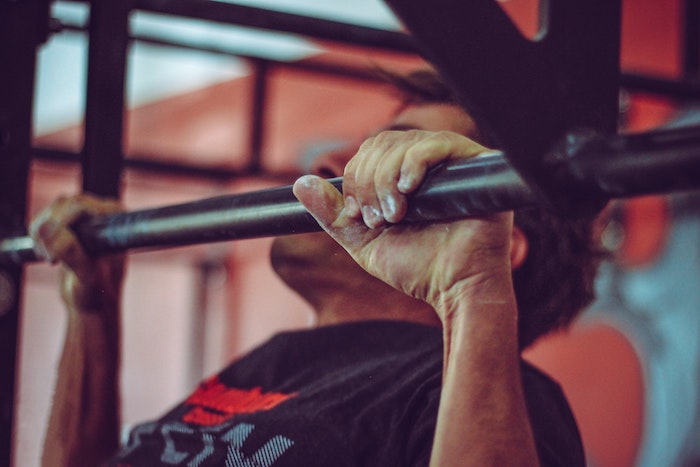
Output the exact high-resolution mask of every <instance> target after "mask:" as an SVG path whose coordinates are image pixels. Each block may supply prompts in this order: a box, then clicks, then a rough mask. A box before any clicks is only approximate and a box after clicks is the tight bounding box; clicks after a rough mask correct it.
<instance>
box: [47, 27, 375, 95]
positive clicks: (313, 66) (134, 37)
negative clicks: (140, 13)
mask: <svg viewBox="0 0 700 467" xmlns="http://www.w3.org/2000/svg"><path fill="white" fill-rule="evenodd" d="M56 21H58V20H56ZM55 32H57V33H58V32H76V33H84V32H86V28H85V27H83V26H79V25H72V24H66V23H61V22H58V25H57V27H56V31H55ZM129 40H130V41H132V42H138V43H144V44H151V45H160V46H163V47H174V48H179V49H184V50H194V51H198V52H206V53H211V54H216V55H224V56H227V57H236V58H240V59H242V60H249V61H263V62H265V63H266V64H267V65H268V68H275V67H281V68H289V69H293V70H301V71H308V72H310V73H319V74H328V75H337V76H342V77H344V78H352V79H356V80H360V81H368V82H381V81H383V78H382V77H380V76H379V75H378V74H377V73H374V72H372V71H371V70H369V69H368V68H367V67H359V66H351V65H341V64H338V63H324V62H323V61H322V60H318V59H315V58H309V59H303V60H293V61H281V60H272V59H270V58H265V57H260V56H255V55H250V54H249V53H246V52H243V51H242V50H239V49H236V48H234V47H231V46H225V45H222V44H209V43H207V44H203V43H200V42H196V41H195V42H193V41H191V40H189V38H188V37H186V36H183V37H177V38H167V39H163V38H159V37H156V36H154V35H150V34H147V33H143V32H141V33H132V34H130V35H129Z"/></svg>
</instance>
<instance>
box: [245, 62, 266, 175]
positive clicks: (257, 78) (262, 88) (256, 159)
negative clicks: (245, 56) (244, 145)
mask: <svg viewBox="0 0 700 467" xmlns="http://www.w3.org/2000/svg"><path fill="white" fill-rule="evenodd" d="M253 66H254V71H253V80H254V81H253V102H252V118H251V120H250V121H251V126H250V154H249V157H250V159H249V160H248V171H249V172H250V173H253V174H256V173H259V172H260V170H261V168H262V162H261V161H262V148H263V144H264V138H265V106H266V104H267V76H268V64H267V62H265V60H256V61H255V62H254V65H253Z"/></svg>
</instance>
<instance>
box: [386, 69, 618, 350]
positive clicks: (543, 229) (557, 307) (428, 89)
mask: <svg viewBox="0 0 700 467" xmlns="http://www.w3.org/2000/svg"><path fill="white" fill-rule="evenodd" d="M382 75H383V76H384V77H385V79H387V80H388V82H389V83H390V84H391V85H392V86H393V87H394V89H396V90H397V91H398V92H399V93H400V96H401V101H402V103H403V105H404V106H408V105H417V104H425V103H448V104H454V105H459V102H458V99H457V96H456V95H455V94H454V93H453V92H452V90H451V89H450V88H449V87H448V86H447V85H446V84H444V82H443V81H442V79H441V78H440V76H439V75H438V74H437V72H435V71H434V70H431V69H422V70H418V71H414V72H412V73H410V74H408V75H397V74H394V73H391V72H383V73H382ZM465 111H466V110H465ZM476 123H477V125H478V122H476ZM465 136H468V137H470V138H472V139H474V140H475V141H477V142H479V143H480V144H483V145H485V146H491V143H490V142H489V141H485V140H484V137H483V136H482V134H472V135H465ZM595 222H596V216H594V215H591V216H588V217H585V218H576V219H569V218H565V217H561V216H558V215H556V214H555V213H553V212H551V211H549V210H548V209H546V208H544V207H539V206H536V207H531V208H527V209H521V210H518V211H516V212H515V218H514V223H515V225H516V226H517V227H518V228H519V229H520V230H521V231H522V232H523V234H524V235H525V237H526V238H527V241H528V253H527V257H526V259H525V261H524V263H523V264H522V265H521V266H520V267H519V268H518V269H517V270H516V271H514V273H513V286H514V289H515V296H516V299H517V302H518V313H519V317H518V336H519V343H520V348H521V349H522V348H525V347H527V346H529V345H530V344H532V343H533V342H534V341H535V340H536V339H537V338H539V337H541V336H543V335H544V334H547V333H548V332H550V331H553V330H555V329H559V328H562V327H564V326H566V325H568V324H569V323H571V321H572V320H573V319H574V318H575V317H576V316H577V315H578V314H579V313H580V312H581V311H582V310H583V309H584V308H585V307H586V306H587V305H589V304H590V303H591V302H592V301H593V299H594V298H595V294H594V280H595V275H596V273H597V270H598V266H599V264H600V261H601V259H602V258H603V257H604V253H603V249H602V247H601V246H600V244H599V241H598V235H597V233H596V229H595Z"/></svg>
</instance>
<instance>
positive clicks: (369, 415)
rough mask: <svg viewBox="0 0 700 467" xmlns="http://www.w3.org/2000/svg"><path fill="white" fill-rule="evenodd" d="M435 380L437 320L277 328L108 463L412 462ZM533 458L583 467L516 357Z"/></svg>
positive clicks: (138, 432)
mask: <svg viewBox="0 0 700 467" xmlns="http://www.w3.org/2000/svg"><path fill="white" fill-rule="evenodd" d="M441 378H442V336H441V330H440V329H439V328H433V327H428V326H423V325H419V324H413V323H407V322H398V321H365V322H357V323H347V324H341V325H336V326H328V327H322V328H318V329H313V330H306V331H295V332H288V333H282V334H279V335H277V336H275V337H273V338H272V339H271V340H269V341H268V342H267V343H266V344H264V345H262V346H260V347H258V348H257V349H255V350H253V351H252V352H251V353H249V354H248V355H246V356H245V357H243V358H242V359H240V360H238V361H236V362H234V363H233V364H231V365H230V366H228V367H227V368H226V369H224V370H223V371H222V372H221V373H219V374H218V375H216V376H214V377H212V378H210V379H208V380H207V381H205V382H203V383H202V384H201V385H200V386H199V388H198V389H197V390H196V391H195V392H194V393H193V394H192V395H191V396H190V397H188V398H187V400H185V401H184V402H183V403H181V404H180V405H178V406H177V407H176V408H175V409H173V410H172V411H170V412H169V413H168V414H166V415H165V416H164V417H162V418H161V419H160V420H158V421H155V422H151V423H146V424H144V425H139V426H137V427H136V428H135V429H134V430H133V431H132V433H131V436H130V438H129V442H128V444H127V445H126V446H125V447H124V448H123V450H122V451H121V452H120V453H119V454H118V455H117V457H115V458H114V459H113V460H112V461H111V462H110V463H109V464H108V465H112V466H121V467H125V466H143V465H148V466H153V465H178V466H195V467H198V466H214V465H217V466H218V465H220V466H246V467H247V466H275V467H278V466H279V467H282V466H363V467H364V466H382V467H385V466H413V465H416V466H424V465H427V464H428V460H429V457H430V451H431V447H432V441H433V434H434V431H435V421H436V416H437V409H438V403H439V397H440V383H441ZM523 382H524V387H525V392H526V395H527V399H528V406H529V409H530V411H531V420H532V426H533V430H534V432H535V438H536V440H537V445H538V452H539V453H540V457H541V459H542V463H543V465H561V466H567V467H570V466H579V465H580V466H583V465H584V461H583V453H582V448H581V442H580V439H579V435H578V430H577V428H576V424H575V422H574V420H573V417H572V415H571V412H570V411H569V408H568V405H567V403H566V400H565V399H564V397H563V395H562V393H561V391H560V389H559V387H558V386H557V385H556V384H555V383H554V382H553V381H552V380H551V379H549V378H548V377H547V376H545V375H544V374H542V373H541V372H539V371H537V370H536V369H534V368H533V367H531V366H530V365H527V364H525V363H523Z"/></svg>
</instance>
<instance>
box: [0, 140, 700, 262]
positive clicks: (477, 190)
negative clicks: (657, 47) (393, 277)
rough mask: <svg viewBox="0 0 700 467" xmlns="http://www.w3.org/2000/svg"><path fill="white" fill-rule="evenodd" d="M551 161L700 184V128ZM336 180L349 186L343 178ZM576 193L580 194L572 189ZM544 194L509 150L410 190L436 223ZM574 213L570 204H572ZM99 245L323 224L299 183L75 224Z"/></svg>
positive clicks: (554, 156) (592, 183)
mask: <svg viewBox="0 0 700 467" xmlns="http://www.w3.org/2000/svg"><path fill="white" fill-rule="evenodd" d="M545 160H546V161H547V168H548V170H549V171H550V172H551V173H550V175H551V176H553V177H557V176H561V173H566V174H567V176H568V177H573V178H576V179H577V180H578V181H579V186H585V187H587V189H586V190H584V191H582V192H581V193H580V196H582V197H584V196H590V195H591V194H593V196H595V197H596V198H598V199H610V198H621V197H629V196H637V195H644V194H653V193H666V192H671V191H684V190H692V189H700V177H699V176H698V175H700V127H687V128H678V129H667V130H659V131H655V132H649V133H643V134H636V135H628V136H616V137H611V138H602V137H590V136H586V135H580V134H579V135H571V136H569V137H568V138H567V139H566V140H565V141H564V142H563V143H562V144H561V145H560V146H559V147H558V148H557V149H556V150H555V151H553V152H551V153H550V154H549V155H548V156H547V157H546V158H545ZM331 182H332V183H333V184H334V185H335V186H336V187H337V188H338V189H340V188H341V186H342V179H341V178H336V179H332V180H331ZM569 195H570V196H575V195H573V194H569ZM541 202H542V201H541V200H540V199H539V198H538V196H537V195H535V194H534V192H533V191H531V190H530V189H529V188H528V186H527V185H526V184H525V183H524V182H523V180H522V179H521V178H520V176H519V175H518V174H517V172H516V171H515V170H513V169H512V168H511V166H510V164H509V162H508V160H507V158H506V157H505V155H504V154H503V153H501V152H492V153H488V154H484V155H482V156H480V157H477V158H474V159H468V160H455V161H450V162H448V163H446V164H443V165H441V166H439V167H437V168H436V169H434V170H433V171H432V172H431V173H430V174H429V175H428V177H427V178H426V180H425V182H424V183H423V185H422V186H421V187H420V188H419V189H418V191H417V192H416V193H415V194H414V195H412V196H411V197H410V199H409V206H408V209H409V211H408V214H407V216H406V221H408V222H431V221H432V222H435V221H443V220H448V219H455V218H464V217H469V216H474V215H479V214H486V213H491V212H498V211H504V210H511V209H521V208H525V207H527V206H532V205H535V204H538V203H541ZM562 214H567V213H562ZM75 230H76V233H77V235H78V237H79V238H80V240H81V242H82V243H83V245H84V247H85V249H86V250H87V251H88V252H89V253H91V254H95V255H97V254H101V253H107V252H114V251H124V250H129V249H137V248H165V247H174V246H183V245H192V244H199V243H209V242H218V241H224V240H240V239H247V238H257V237H268V236H278V235H288V234H296V233H305V232H313V231H318V230H320V227H319V226H318V224H317V223H316V222H315V220H314V219H313V217H311V215H310V214H308V213H307V212H306V210H305V209H304V207H303V206H302V205H301V204H300V203H299V202H298V201H297V200H296V198H295V197H294V194H293V193H292V187H291V186H284V187H279V188H273V189H268V190H261V191H257V192H252V193H245V194H235V195H228V196H221V197H216V198H209V199H204V200H201V201H195V202H191V203H185V204H179V205H174V206H166V207H160V208H154V209H147V210H140V211H133V212H127V213H119V214H112V215H108V216H99V217H94V218H90V219H87V220H85V221H84V222H81V223H78V224H77V225H76V226H75ZM33 246H34V245H33V242H32V240H31V238H29V237H16V238H8V239H4V240H0V262H12V263H22V262H27V261H34V260H36V259H37V258H36V256H35V254H34V251H33Z"/></svg>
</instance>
